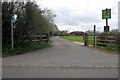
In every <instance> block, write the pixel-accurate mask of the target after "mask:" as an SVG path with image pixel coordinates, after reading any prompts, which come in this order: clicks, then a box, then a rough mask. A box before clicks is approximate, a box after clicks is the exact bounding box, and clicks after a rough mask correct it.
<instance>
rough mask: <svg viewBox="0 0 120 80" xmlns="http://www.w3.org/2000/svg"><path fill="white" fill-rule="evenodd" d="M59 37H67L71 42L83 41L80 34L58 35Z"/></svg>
mask: <svg viewBox="0 0 120 80" xmlns="http://www.w3.org/2000/svg"><path fill="white" fill-rule="evenodd" d="M59 38H61V39H67V40H70V41H73V42H84V40H83V37H82V36H59Z"/></svg>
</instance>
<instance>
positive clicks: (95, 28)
mask: <svg viewBox="0 0 120 80" xmlns="http://www.w3.org/2000/svg"><path fill="white" fill-rule="evenodd" d="M95 33H96V25H94V44H93V45H94V46H96V40H95V36H96V34H95Z"/></svg>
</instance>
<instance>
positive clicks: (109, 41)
mask: <svg viewBox="0 0 120 80" xmlns="http://www.w3.org/2000/svg"><path fill="white" fill-rule="evenodd" d="M113 44H116V41H115V38H114V36H106V37H104V38H103V37H100V36H96V46H108V45H113Z"/></svg>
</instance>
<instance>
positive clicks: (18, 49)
mask: <svg viewBox="0 0 120 80" xmlns="http://www.w3.org/2000/svg"><path fill="white" fill-rule="evenodd" d="M50 44H51V41H49V42H48V43H46V42H32V43H30V44H28V45H27V46H24V47H20V46H18V47H16V48H14V50H12V49H11V47H6V48H3V49H2V57H7V56H13V55H19V54H23V53H26V52H30V51H34V50H37V49H42V48H47V47H49V46H50Z"/></svg>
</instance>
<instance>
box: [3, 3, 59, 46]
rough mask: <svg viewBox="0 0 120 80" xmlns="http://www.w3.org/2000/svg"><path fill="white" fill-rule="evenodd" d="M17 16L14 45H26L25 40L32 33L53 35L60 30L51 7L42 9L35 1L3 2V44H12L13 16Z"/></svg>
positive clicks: (30, 36)
mask: <svg viewBox="0 0 120 80" xmlns="http://www.w3.org/2000/svg"><path fill="white" fill-rule="evenodd" d="M13 16H16V17H17V19H16V22H15V23H14V24H13V25H14V45H15V46H25V45H26V42H25V40H26V39H27V40H31V39H32V35H36V34H39V35H42V34H48V35H52V34H54V33H56V32H57V31H58V28H57V26H56V25H55V24H54V18H55V17H56V15H55V14H54V12H53V11H52V10H50V9H47V8H45V9H42V8H40V7H39V6H38V5H37V4H36V3H35V2H26V3H25V2H3V3H2V44H3V47H7V46H10V45H11V18H12V17H13ZM25 36H26V37H25Z"/></svg>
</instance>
